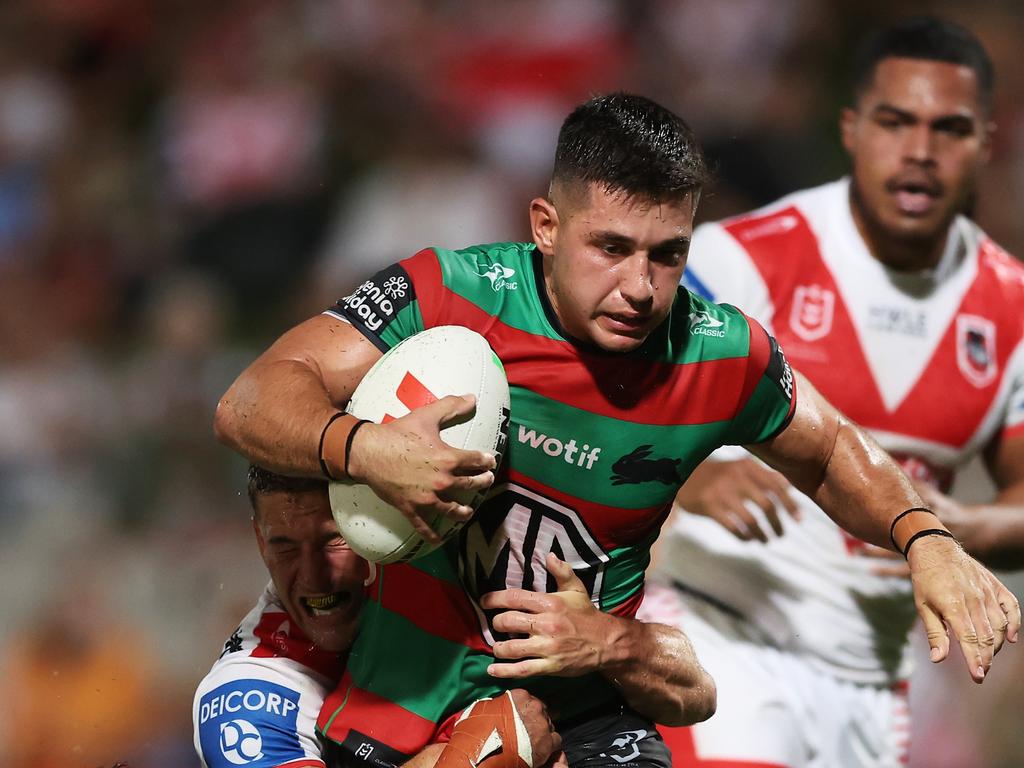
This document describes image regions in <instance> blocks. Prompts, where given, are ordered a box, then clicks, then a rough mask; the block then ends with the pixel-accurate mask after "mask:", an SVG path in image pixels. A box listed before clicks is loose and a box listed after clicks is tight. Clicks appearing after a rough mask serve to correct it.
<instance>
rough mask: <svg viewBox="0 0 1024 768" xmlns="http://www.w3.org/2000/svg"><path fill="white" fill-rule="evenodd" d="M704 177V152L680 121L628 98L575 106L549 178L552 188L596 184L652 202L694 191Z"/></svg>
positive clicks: (594, 100)
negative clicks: (575, 184)
mask: <svg viewBox="0 0 1024 768" xmlns="http://www.w3.org/2000/svg"><path fill="white" fill-rule="evenodd" d="M708 178H709V177H708V171H707V165H706V163H705V161H704V153H703V152H702V151H701V148H700V144H699V143H698V142H697V138H696V136H695V135H694V133H693V131H692V130H691V129H690V127H689V126H688V125H687V124H686V123H685V122H684V121H683V119H682V118H681V117H679V116H678V115H676V114H674V113H673V112H671V111H669V110H668V109H665V107H663V106H661V105H660V104H657V103H655V102H653V101H651V100H650V99H647V98H644V97H643V96H637V95H635V94H631V93H611V94H607V95H604V96H596V97H594V98H592V99H590V100H589V101H587V102H585V103H583V104H581V105H579V106H578V107H576V109H574V110H573V111H572V113H571V114H570V115H569V116H568V117H567V118H566V119H565V122H564V123H562V129H561V131H560V132H559V134H558V146H557V147H556V149H555V167H554V170H553V171H552V173H551V181H552V182H553V183H575V182H584V183H591V182H596V183H598V184H601V185H603V186H604V188H605V189H606V190H608V191H612V192H624V193H625V194H626V195H628V196H630V197H634V196H635V197H640V198H644V199H647V200H650V201H652V202H665V201H668V200H673V199H678V198H681V197H683V196H684V195H686V194H687V193H688V192H694V191H699V190H700V188H701V187H703V186H704V184H705V183H707V181H708Z"/></svg>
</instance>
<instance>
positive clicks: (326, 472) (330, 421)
mask: <svg viewBox="0 0 1024 768" xmlns="http://www.w3.org/2000/svg"><path fill="white" fill-rule="evenodd" d="M344 415H345V412H344V411H338V412H337V413H336V414H334V415H333V416H331V418H329V419H328V420H327V423H326V424H324V428H323V429H322V430H320V445H319V446H318V447H317V451H316V455H317V458H319V459H320V471H321V472H323V473H324V477H326V478H327V479H328V480H334V477H333V476H332V475H331V471H330V470H329V469H328V468H327V462H326V461H324V438H325V437H327V430H328V428H329V427H330V426H331V424H333V423H334V422H336V421H337V420H338V419H340V418H341V417H342V416H344ZM345 462H346V464H347V463H348V458H347V457H346V458H345Z"/></svg>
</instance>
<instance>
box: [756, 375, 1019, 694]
mask: <svg viewBox="0 0 1024 768" xmlns="http://www.w3.org/2000/svg"><path fill="white" fill-rule="evenodd" d="M799 392H800V401H799V403H798V405H797V408H796V413H795V414H794V418H793V420H792V422H791V423H790V425H789V426H788V427H787V428H786V429H785V430H784V431H783V432H782V433H781V434H780V435H779V436H777V437H776V438H774V439H773V440H770V441H768V442H766V443H762V444H760V445H757V446H752V447H751V448H750V450H751V451H752V452H753V453H755V455H757V456H759V457H760V458H761V459H762V460H764V461H765V462H767V463H768V464H769V465H771V466H773V467H774V468H775V469H777V470H779V471H780V472H782V474H784V475H785V476H786V477H787V478H788V479H789V481H790V482H791V483H793V485H795V486H796V487H797V488H799V489H800V490H801V491H803V492H804V493H806V494H807V495H808V496H810V497H811V498H813V499H814V500H815V501H816V502H817V503H818V504H819V506H821V508H822V509H823V510H825V512H826V513H827V514H828V515H829V516H830V517H831V518H832V519H833V520H835V521H836V522H837V523H838V524H839V525H841V526H842V527H843V528H845V529H846V530H848V531H849V532H850V533H852V534H854V535H855V536H857V537H859V538H861V539H863V540H864V541H868V542H871V543H874V544H877V545H879V546H883V547H887V548H892V543H891V542H890V540H889V530H890V526H891V524H892V521H893V520H894V519H895V517H896V516H897V515H898V514H899V513H900V512H902V511H904V510H906V509H909V508H911V507H918V506H922V500H921V497H920V496H919V495H918V494H917V492H916V491H915V490H914V488H913V486H912V485H911V483H910V481H909V480H908V479H907V478H906V476H905V475H903V473H902V472H901V471H900V469H899V468H898V467H897V466H896V464H895V462H894V461H893V460H892V459H891V458H890V457H889V456H888V455H887V454H886V453H885V452H884V451H882V449H881V448H879V447H878V446H877V445H876V444H875V442H874V441H873V440H871V438H869V437H868V436H867V435H866V434H864V433H863V432H862V431H861V430H860V429H859V428H857V427H856V426H855V425H853V424H852V423H850V422H848V421H847V420H846V419H845V418H844V417H842V416H841V415H840V414H839V413H838V411H836V410H835V408H833V407H832V406H831V405H829V404H828V403H827V402H826V401H825V399H824V398H822V397H821V396H820V395H819V394H818V393H817V392H816V391H815V390H814V388H813V387H812V386H811V385H810V383H809V382H807V380H806V379H802V378H801V379H800V381H799ZM927 517H928V518H929V520H930V519H932V518H931V516H930V515H929V516H927ZM928 527H932V525H931V523H929V526H928ZM934 527H936V528H941V527H942V526H941V524H939V521H938V520H937V519H935V525H934ZM907 563H908V565H909V566H910V573H911V580H912V583H913V586H914V598H915V602H916V604H917V608H918V613H919V614H920V615H921V618H922V620H923V621H924V625H925V630H926V632H927V634H928V641H929V645H930V646H931V649H932V654H931V658H932V661H941V660H942V659H944V658H946V656H947V654H948V651H949V637H948V635H947V627H948V630H949V631H952V632H953V634H954V636H955V637H956V638H957V640H959V642H960V647H961V650H962V651H963V653H964V658H965V660H966V661H967V664H968V669H969V670H970V673H971V677H972V678H973V679H974V680H975V682H979V683H980V682H981V681H982V680H984V678H985V674H986V673H987V671H988V668H989V666H990V665H991V663H992V657H993V655H994V654H995V653H996V652H997V651H998V650H999V648H1000V647H1001V646H1002V643H1003V640H1004V638H1007V637H1008V638H1009V639H1011V640H1016V637H1017V632H1018V630H1019V628H1020V606H1019V604H1018V602H1017V600H1016V598H1014V596H1013V595H1012V594H1011V593H1010V592H1009V591H1008V590H1007V589H1006V588H1005V587H1004V586H1003V585H1002V584H1001V583H1000V582H999V580H998V579H996V578H995V577H994V576H993V575H992V574H991V573H990V572H989V571H987V570H986V569H985V568H984V567H982V566H981V565H980V564H979V563H978V562H977V561H975V560H973V559H972V558H971V557H970V556H968V555H967V554H966V552H964V550H963V549H962V548H961V547H960V546H959V545H958V544H957V543H956V542H955V541H954V540H953V539H950V538H945V537H942V536H923V537H922V538H920V539H918V540H917V541H916V543H915V544H914V545H913V547H911V548H910V550H909V552H908V553H907Z"/></svg>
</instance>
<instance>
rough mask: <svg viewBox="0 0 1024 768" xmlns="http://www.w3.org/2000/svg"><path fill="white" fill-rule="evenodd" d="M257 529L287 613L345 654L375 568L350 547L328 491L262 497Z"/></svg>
mask: <svg viewBox="0 0 1024 768" xmlns="http://www.w3.org/2000/svg"><path fill="white" fill-rule="evenodd" d="M256 504H257V505H258V511H257V514H256V515H255V516H254V518H253V527H254V529H255V531H256V539H257V541H258V543H259V547H260V554H261V555H262V556H263V561H264V562H265V563H266V565H267V570H269V571H270V577H271V579H272V580H273V582H274V586H275V588H276V589H277V594H278V597H280V599H281V602H282V604H283V605H284V607H285V610H286V611H287V612H288V614H289V616H291V618H292V620H293V621H295V622H296V623H297V624H298V625H299V628H300V629H302V631H303V632H304V633H305V634H306V636H307V637H308V638H309V639H310V640H312V641H313V642H314V643H315V644H316V645H317V646H319V647H320V648H322V649H323V650H326V651H333V652H337V653H342V652H345V651H347V650H348V649H349V647H350V646H351V644H352V640H353V638H354V636H355V631H356V624H357V621H358V617H359V610H360V608H361V607H362V601H363V588H364V582H365V581H366V578H367V576H368V574H369V569H370V565H369V564H368V563H367V561H366V560H364V559H363V558H361V557H360V556H359V555H357V554H356V553H355V552H353V551H352V549H350V548H349V546H348V545H347V544H346V543H345V540H344V539H343V538H342V537H341V534H340V533H339V532H338V526H337V523H335V522H334V517H333V516H332V515H331V507H330V501H329V499H328V496H327V491H326V489H324V490H316V491H302V492H298V493H293V492H287V491H271V492H269V493H263V494H260V495H259V496H257V498H256Z"/></svg>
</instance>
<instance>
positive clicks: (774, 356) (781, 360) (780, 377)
mask: <svg viewBox="0 0 1024 768" xmlns="http://www.w3.org/2000/svg"><path fill="white" fill-rule="evenodd" d="M768 344H769V345H770V347H771V353H770V355H769V357H768V367H767V368H765V371H764V375H765V376H767V377H768V378H769V379H770V380H771V381H772V382H774V383H775V385H776V386H777V387H778V388H779V389H780V390H781V391H782V394H784V395H785V396H786V400H790V401H791V400H792V399H793V369H792V368H791V367H790V365H789V361H788V360H787V359H786V353H785V352H783V351H782V347H780V346H779V343H778V342H777V341H776V340H775V337H774V336H769V337H768Z"/></svg>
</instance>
